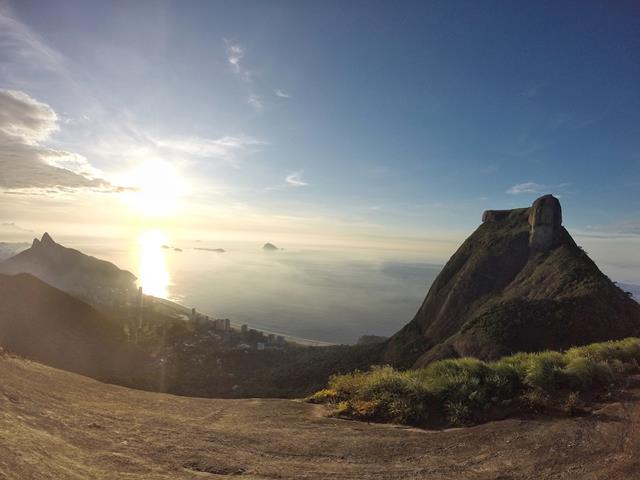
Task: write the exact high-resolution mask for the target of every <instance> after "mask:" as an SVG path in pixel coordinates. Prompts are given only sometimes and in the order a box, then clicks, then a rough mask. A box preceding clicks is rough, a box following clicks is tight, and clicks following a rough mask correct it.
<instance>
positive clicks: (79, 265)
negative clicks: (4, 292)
mask: <svg viewBox="0 0 640 480" xmlns="http://www.w3.org/2000/svg"><path fill="white" fill-rule="evenodd" d="M0 273H4V274H9V275H14V274H17V273H29V274H31V275H34V276H36V277H38V278H39V279H41V280H43V281H45V282H47V283H48V284H50V285H53V286H54V287H56V288H59V289H61V290H64V291H65V292H68V293H71V294H74V295H79V296H81V297H84V298H87V299H91V300H98V301H100V300H103V301H107V302H109V301H110V299H112V298H113V297H114V296H118V297H120V298H122V296H123V294H124V293H126V292H127V291H135V290H136V287H135V281H136V277H135V275H133V274H132V273H131V272H128V271H126V270H121V269H119V268H118V267H116V266H115V265H114V264H113V263H110V262H106V261H104V260H100V259H97V258H95V257H91V256H89V255H85V254H84V253H82V252H79V251H78V250H74V249H72V248H66V247H64V246H62V245H60V244H58V243H56V242H55V241H54V240H53V238H51V236H50V235H49V234H48V233H45V234H44V235H42V239H40V240H38V239H37V238H35V239H34V240H33V244H32V245H31V248H28V249H26V250H24V251H22V252H20V253H19V254H17V255H16V256H14V257H12V258H9V259H7V260H5V261H4V262H1V263H0Z"/></svg>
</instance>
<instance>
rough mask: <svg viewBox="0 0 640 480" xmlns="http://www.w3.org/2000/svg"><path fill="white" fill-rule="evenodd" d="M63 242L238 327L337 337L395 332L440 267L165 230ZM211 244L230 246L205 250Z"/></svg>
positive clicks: (411, 259) (400, 257)
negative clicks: (187, 236)
mask: <svg viewBox="0 0 640 480" xmlns="http://www.w3.org/2000/svg"><path fill="white" fill-rule="evenodd" d="M61 243H64V244H66V245H67V246H70V247H73V248H78V249H80V250H82V251H83V252H85V253H87V254H90V255H94V256H96V257H99V258H102V259H105V260H109V261H111V262H114V263H116V264H117V265H118V266H119V267H120V268H124V269H127V270H130V271H131V272H133V273H134V274H135V275H136V276H138V279H139V282H140V284H141V285H142V287H143V289H144V291H145V293H148V294H151V295H156V296H161V297H165V298H168V299H171V300H175V301H177V302H179V303H182V304H184V305H186V306H190V307H191V306H193V307H196V308H197V309H198V310H199V311H201V312H203V313H206V314H209V315H212V316H215V317H217V318H230V319H231V320H232V321H233V322H235V323H247V324H249V325H251V326H254V327H258V328H262V329H265V330H270V331H275V332H279V333H285V334H288V335H293V336H297V337H302V338H309V339H314V340H321V341H326V342H335V343H352V342H355V341H356V340H357V338H358V337H359V336H360V335H363V334H376V335H385V336H386V335H391V334H392V333H394V332H396V331H397V330H398V329H399V328H401V327H402V326H403V325H405V324H406V323H407V322H408V321H409V320H411V318H412V317H413V315H414V314H415V312H416V310H417V309H418V307H419V306H420V304H421V302H422V300H423V299H424V296H425V295H426V292H427V289H428V287H429V286H430V285H431V283H432V282H433V280H434V278H435V277H436V275H437V274H438V272H439V271H440V270H441V268H442V266H441V265H437V264H433V263H429V262H428V261H427V260H426V259H425V258H420V256H419V255H415V254H411V255H407V254H404V253H390V252H372V251H367V252H364V251H359V250H355V249H354V250H349V251H338V250H328V249H318V250H311V249H303V248H300V249H296V248H286V249H285V250H279V251H273V252H266V251H263V250H262V245H260V244H255V243H238V244H233V245H229V244H224V245H223V244H220V243H216V244H213V243H208V242H176V243H175V244H173V243H171V242H169V241H168V240H167V239H166V238H165V237H163V236H162V235H161V234H159V233H157V232H149V233H147V234H143V235H142V236H141V237H140V238H139V239H138V240H137V241H131V242H127V241H124V242H114V241H110V242H107V241H104V240H101V241H98V240H95V241H92V240H89V239H82V240H78V241H73V240H69V241H64V242H61ZM167 247H170V248H167ZM175 248H178V249H180V250H181V251H179V250H175ZM206 248H210V249H212V248H224V249H225V252H224V253H219V252H214V251H207V250H199V249H206Z"/></svg>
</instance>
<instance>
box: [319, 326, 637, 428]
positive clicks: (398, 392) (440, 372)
mask: <svg viewBox="0 0 640 480" xmlns="http://www.w3.org/2000/svg"><path fill="white" fill-rule="evenodd" d="M639 362H640V338H627V339H625V340H619V341H610V342H602V343H594V344H591V345H587V346H584V347H574V348H571V349H569V350H567V351H565V352H556V351H545V352H540V353H518V354H515V355H512V356H510V357H505V358H502V359H500V360H498V361H495V362H483V361H481V360H477V359H474V358H460V359H450V360H442V361H438V362H434V363H432V364H430V365H428V366H426V367H424V368H421V369H417V370H406V371H400V370H396V369H394V368H392V367H390V366H376V367H372V368H371V369H370V370H369V371H366V372H361V371H355V372H352V373H349V374H346V375H334V376H332V377H331V378H330V380H329V385H328V388H327V389H325V390H321V391H319V392H317V393H315V394H313V395H311V396H310V397H308V398H307V401H309V402H314V403H329V404H331V405H332V407H333V411H334V413H335V414H337V415H341V416H348V417H351V418H356V419H362V420H372V421H384V422H394V423H403V424H411V425H426V424H432V423H437V422H438V421H439V420H442V419H445V420H446V422H448V423H449V424H454V425H462V424H468V423H471V422H473V421H474V420H475V419H477V418H478V417H479V416H482V412H486V411H487V410H488V409H491V408H495V409H504V408H506V407H508V406H510V405H514V402H515V403H516V404H517V405H520V406H528V407H530V408H532V409H534V410H540V409H544V407H545V406H546V405H548V403H549V401H550V399H552V398H555V397H559V396H561V395H562V394H564V395H565V396H566V399H565V405H566V406H567V409H568V410H569V411H573V410H574V409H575V408H576V404H577V403H578V396H579V395H580V394H581V393H583V392H594V391H599V390H605V389H608V388H610V387H611V386H613V385H615V384H616V383H617V382H618V381H620V380H621V379H622V378H623V376H624V375H625V374H627V373H629V372H633V371H637V370H638V364H639Z"/></svg>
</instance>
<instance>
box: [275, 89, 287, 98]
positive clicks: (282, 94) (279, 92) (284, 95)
mask: <svg viewBox="0 0 640 480" xmlns="http://www.w3.org/2000/svg"><path fill="white" fill-rule="evenodd" d="M274 93H275V94H276V96H277V97H280V98H291V95H289V94H288V93H287V92H285V91H284V90H280V89H279V88H278V89H276V90H275V92H274Z"/></svg>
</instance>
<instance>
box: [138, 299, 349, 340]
mask: <svg viewBox="0 0 640 480" xmlns="http://www.w3.org/2000/svg"><path fill="white" fill-rule="evenodd" d="M145 297H150V298H153V301H154V302H158V303H161V304H163V305H164V306H166V307H169V308H172V309H174V310H176V311H177V312H179V313H181V314H185V315H189V314H190V313H191V308H189V307H186V306H184V305H181V304H180V303H177V302H174V301H173V300H169V299H166V298H161V297H154V296H153V295H146V294H145ZM200 313H202V314H204V315H207V313H206V312H200ZM210 317H211V318H214V317H213V316H212V315H210ZM230 323H231V328H233V329H234V330H240V327H241V325H247V326H248V327H249V328H252V329H254V330H257V331H259V332H263V333H265V334H267V335H268V334H274V335H281V336H282V337H284V339H285V341H287V342H289V343H294V344H296V345H300V346H304V347H331V346H334V345H337V344H336V343H331V342H323V341H321V340H313V339H311V338H302V337H295V336H293V335H288V334H285V333H280V332H274V331H271V330H265V329H263V328H259V327H255V326H253V325H250V324H248V323H247V324H240V323H236V322H233V321H231V322H230Z"/></svg>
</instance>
